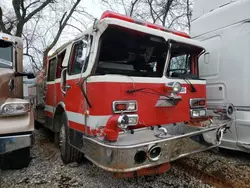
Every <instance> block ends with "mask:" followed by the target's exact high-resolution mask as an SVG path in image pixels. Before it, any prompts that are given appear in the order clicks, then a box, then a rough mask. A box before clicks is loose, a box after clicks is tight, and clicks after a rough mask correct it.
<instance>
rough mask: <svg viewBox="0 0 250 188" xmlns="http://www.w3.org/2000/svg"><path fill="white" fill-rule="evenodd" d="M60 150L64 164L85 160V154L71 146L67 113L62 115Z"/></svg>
mask: <svg viewBox="0 0 250 188" xmlns="http://www.w3.org/2000/svg"><path fill="white" fill-rule="evenodd" d="M59 148H60V152H61V159H62V161H63V162H64V164H68V163H72V162H80V161H81V160H82V158H83V154H82V153H81V152H80V151H78V150H77V149H75V148H73V147H72V146H71V145H69V133H68V120H67V118H66V114H65V112H64V113H63V114H62V125H61V129H60V134H59Z"/></svg>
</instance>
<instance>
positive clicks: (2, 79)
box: [0, 68, 14, 104]
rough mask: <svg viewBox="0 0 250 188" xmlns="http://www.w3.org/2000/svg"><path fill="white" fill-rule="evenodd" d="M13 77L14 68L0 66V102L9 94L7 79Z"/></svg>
mask: <svg viewBox="0 0 250 188" xmlns="http://www.w3.org/2000/svg"><path fill="white" fill-rule="evenodd" d="M12 78H14V70H12V69H6V68H0V104H1V103H3V101H5V100H6V99H7V98H8V96H9V95H10V92H9V81H10V80H11V79H12Z"/></svg>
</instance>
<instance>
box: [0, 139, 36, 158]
mask: <svg viewBox="0 0 250 188" xmlns="http://www.w3.org/2000/svg"><path fill="white" fill-rule="evenodd" d="M33 143H34V136H33V134H25V135H15V136H0V155H1V154H5V153H8V152H12V151H15V150H19V149H22V148H26V147H30V146H32V145H33Z"/></svg>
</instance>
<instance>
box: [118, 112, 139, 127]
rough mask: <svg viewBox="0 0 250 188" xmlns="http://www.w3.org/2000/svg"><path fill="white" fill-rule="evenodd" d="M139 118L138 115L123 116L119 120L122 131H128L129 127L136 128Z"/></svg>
mask: <svg viewBox="0 0 250 188" xmlns="http://www.w3.org/2000/svg"><path fill="white" fill-rule="evenodd" d="M138 120H139V117H138V115H137V114H126V115H121V116H120V117H119V118H118V122H117V123H118V126H119V127H120V128H121V129H127V128H128V127H129V126H136V125H137V124H138Z"/></svg>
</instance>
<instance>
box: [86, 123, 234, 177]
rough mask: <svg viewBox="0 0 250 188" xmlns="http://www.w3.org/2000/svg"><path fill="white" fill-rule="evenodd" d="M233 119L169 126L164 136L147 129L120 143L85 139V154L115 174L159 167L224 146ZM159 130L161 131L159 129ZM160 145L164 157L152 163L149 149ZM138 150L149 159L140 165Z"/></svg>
mask: <svg viewBox="0 0 250 188" xmlns="http://www.w3.org/2000/svg"><path fill="white" fill-rule="evenodd" d="M230 123H231V120H225V121H222V120H218V121H214V122H213V123H212V124H210V125H208V126H206V127H196V126H191V125H188V124H184V123H182V124H177V125H166V126H162V127H164V128H165V134H164V135H157V133H158V132H159V130H151V129H150V128H143V129H139V130H136V131H135V132H134V134H131V133H122V134H120V135H119V139H118V141H117V142H106V141H104V140H101V139H100V138H98V137H86V136H83V145H82V152H83V153H84V154H85V157H86V158H88V159H89V160H90V161H92V162H93V163H94V164H96V165H97V166H99V167H101V168H103V169H104V170H107V171H112V172H130V171H136V170H139V169H142V168H148V167H152V166H157V165H160V164H164V163H168V162H171V161H174V160H176V159H179V158H181V157H185V156H188V155H190V154H194V153H197V152H202V151H205V150H209V149H212V148H215V147H217V146H219V145H220V143H221V139H222V137H223V131H224V129H225V128H226V127H227V125H229V124H230ZM157 129H158V128H157ZM152 146H159V147H160V148H161V154H160V155H159V157H158V158H157V160H152V159H151V160H150V158H149V149H150V148H151V147H152ZM138 151H144V152H145V153H146V154H147V155H146V156H147V158H146V160H145V161H144V162H141V163H140V164H138V163H136V162H135V155H136V153H137V152H138Z"/></svg>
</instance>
